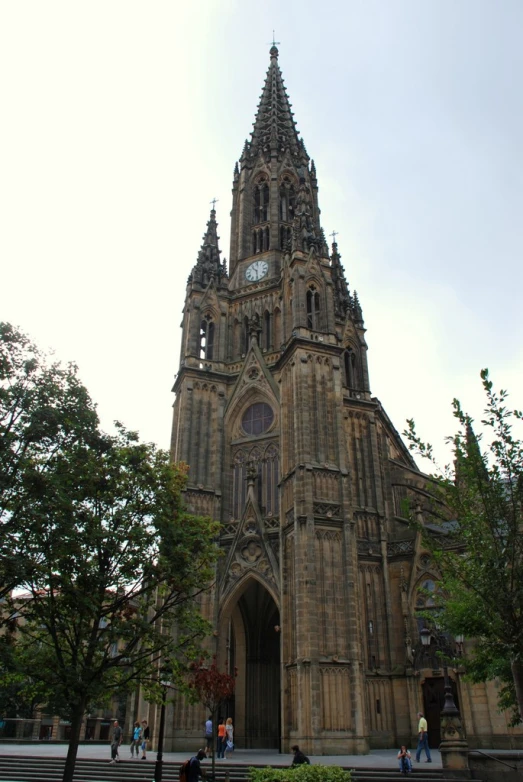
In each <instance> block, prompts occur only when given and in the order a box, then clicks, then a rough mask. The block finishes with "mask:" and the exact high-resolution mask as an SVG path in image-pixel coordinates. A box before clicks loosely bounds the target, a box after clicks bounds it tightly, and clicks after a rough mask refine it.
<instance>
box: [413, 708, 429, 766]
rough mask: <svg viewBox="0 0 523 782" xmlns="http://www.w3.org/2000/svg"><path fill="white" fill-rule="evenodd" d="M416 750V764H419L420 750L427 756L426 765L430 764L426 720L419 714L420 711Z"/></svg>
mask: <svg viewBox="0 0 523 782" xmlns="http://www.w3.org/2000/svg"><path fill="white" fill-rule="evenodd" d="M418 719H419V722H418V748H417V750H416V762H417V763H419V762H420V759H421V750H422V749H424V750H425V754H426V756H427V760H426V761H425V762H426V763H432V758H431V757H430V749H429V734H428V733H427V720H426V719H425V717H424V716H423V714H422V713H421V711H418Z"/></svg>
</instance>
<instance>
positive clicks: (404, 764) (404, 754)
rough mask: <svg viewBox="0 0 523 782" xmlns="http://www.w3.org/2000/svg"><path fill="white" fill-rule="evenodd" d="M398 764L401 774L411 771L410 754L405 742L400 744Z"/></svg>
mask: <svg viewBox="0 0 523 782" xmlns="http://www.w3.org/2000/svg"><path fill="white" fill-rule="evenodd" d="M398 764H399V768H400V771H401V773H402V774H410V772H411V771H412V758H411V754H410V752H409V750H408V749H407V747H406V746H405V744H402V745H401V749H400V751H399V752H398Z"/></svg>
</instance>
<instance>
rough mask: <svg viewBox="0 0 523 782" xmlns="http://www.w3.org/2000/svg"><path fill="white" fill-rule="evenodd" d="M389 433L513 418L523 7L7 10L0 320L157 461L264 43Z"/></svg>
mask: <svg viewBox="0 0 523 782" xmlns="http://www.w3.org/2000/svg"><path fill="white" fill-rule="evenodd" d="M273 29H274V30H275V37H276V40H277V41H279V42H280V43H279V51H280V58H279V62H280V66H281V69H282V72H283V76H284V79H285V83H286V86H287V90H288V93H289V97H290V100H291V103H292V104H293V110H294V112H295V119H296V121H297V123H298V128H299V130H300V132H301V134H302V136H303V139H304V141H305V144H306V147H307V150H308V152H309V154H310V156H311V157H312V158H314V160H315V163H316V168H317V173H318V181H319V186H320V194H319V197H320V206H321V209H322V224H323V227H324V229H325V232H326V233H327V234H330V233H331V232H332V230H334V229H335V230H336V231H338V232H339V236H338V245H339V250H340V252H341V254H342V260H343V263H344V265H345V269H346V274H347V278H348V280H349V284H350V286H351V289H352V290H354V289H357V291H358V294H359V296H360V300H361V304H362V307H363V314H364V318H365V325H366V327H367V341H368V345H369V367H370V378H371V387H372V391H373V393H374V394H375V395H376V396H378V397H379V399H380V400H381V402H382V403H383V405H384V407H385V409H386V411H387V412H388V414H389V416H390V417H391V419H392V421H393V423H394V424H395V426H396V428H397V429H398V430H400V431H401V430H402V429H403V428H404V422H405V419H406V418H407V417H414V418H415V419H416V420H417V422H418V427H419V429H420V431H421V433H422V434H423V435H425V436H426V438H428V439H430V440H432V441H434V442H439V441H441V440H442V439H443V436H444V435H445V434H449V433H451V432H452V431H453V420H452V416H451V412H450V403H451V400H452V398H453V397H454V396H459V397H460V398H461V400H462V402H463V404H464V406H465V407H466V408H467V409H469V410H470V411H471V413H472V414H473V415H475V416H477V417H480V413H481V409H482V396H481V388H480V382H479V371H480V369H481V368H482V367H484V366H488V367H489V368H490V370H491V374H492V375H493V378H494V380H495V383H496V384H497V385H499V386H503V387H508V388H509V389H510V390H511V391H512V400H513V403H514V405H517V406H519V407H521V406H523V401H522V396H523V394H522V391H521V388H522V379H523V368H522V367H523V361H522V358H523V355H522V354H523V348H522V334H523V326H522V323H523V321H522V318H521V314H520V313H521V299H522V288H523V270H522V245H523V219H522V215H523V170H522V151H521V150H522V140H523V105H522V104H523V90H522V89H521V83H522V77H523V67H522V66H523V46H522V45H521V33H522V30H523V3H521V0H499V1H498V2H495V0H490V2H485V1H483V0H336V1H335V0H323V2H321V3H318V2H317V0H301V1H299V2H298V0H285V2H282V0H278V1H276V0H265V1H264V2H263V3H260V2H254V0H199V1H198V2H192V3H191V2H187V3H183V4H182V3H177V2H175V1H174V0H171V2H162V0H148V2H133V0H102V1H99V0H89V2H80V1H79V0H77V1H74V0H66V1H65V2H53V0H46V2H41V0H37V1H36V2H28V1H26V2H22V1H21V0H19V2H3V3H1V4H0V106H1V112H2V119H1V122H0V215H1V226H0V264H1V277H0V281H1V293H0V296H1V300H0V303H1V309H0V317H1V318H2V319H3V320H9V321H11V322H13V323H15V324H17V325H19V326H20V327H21V328H22V329H23V330H24V331H26V332H28V333H29V334H30V335H31V336H32V337H33V339H34V340H35V341H36V342H37V343H38V344H39V345H40V346H41V347H42V348H46V349H47V348H52V349H54V350H55V353H56V356H57V357H58V358H60V359H62V360H74V361H76V362H77V363H78V365H79V367H80V372H81V376H82V379H83V381H84V382H85V384H86V385H87V387H88V388H89V390H90V392H91V394H92V396H93V398H94V399H95V400H96V401H97V402H98V406H99V412H100V415H101V418H102V421H103V423H104V425H105V426H106V427H109V426H110V423H111V421H112V420H114V419H119V420H121V421H123V423H124V424H126V425H127V426H128V427H130V428H132V429H137V430H138V431H139V432H140V434H141V436H142V437H143V438H144V439H147V440H151V441H154V442H156V443H157V444H159V445H160V446H162V447H167V445H168V443H169V437H170V427H171V405H172V401H173V399H172V394H171V392H170V389H171V387H172V382H173V378H174V374H175V372H176V370H177V367H178V361H179V344H180V342H179V340H180V328H179V325H180V322H181V311H182V306H183V301H184V295H185V283H186V280H187V276H188V274H189V272H190V270H191V268H192V266H193V264H194V263H195V260H196V256H197V252H198V249H199V247H200V244H201V239H202V235H203V232H204V229H205V225H206V221H207V219H208V217H209V209H210V206H209V203H210V201H211V199H212V198H213V197H216V198H218V199H219V201H218V203H217V206H216V209H217V219H218V222H219V233H220V236H221V249H222V255H224V256H225V257H227V258H228V257H229V246H228V242H229V213H230V208H231V185H232V174H233V168H234V163H235V161H236V160H237V159H238V158H239V156H240V154H241V150H242V147H243V143H244V140H245V138H246V136H247V135H248V134H249V132H250V130H251V129H252V122H253V120H254V116H255V112H256V107H257V104H258V99H259V95H260V93H261V88H262V85H263V83H264V79H265V74H266V71H267V67H268V65H269V48H270V41H271V40H272V31H273Z"/></svg>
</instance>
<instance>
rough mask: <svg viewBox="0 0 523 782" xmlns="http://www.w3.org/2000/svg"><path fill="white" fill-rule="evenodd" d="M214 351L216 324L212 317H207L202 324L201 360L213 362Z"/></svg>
mask: <svg viewBox="0 0 523 782" xmlns="http://www.w3.org/2000/svg"><path fill="white" fill-rule="evenodd" d="M213 351H214V323H213V321H212V318H211V316H210V315H206V316H205V318H204V319H203V320H202V322H201V323H200V358H205V359H207V360H208V361H212V357H213Z"/></svg>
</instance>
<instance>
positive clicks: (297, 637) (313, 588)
mask: <svg viewBox="0 0 523 782" xmlns="http://www.w3.org/2000/svg"><path fill="white" fill-rule="evenodd" d="M334 238H335V236H334ZM195 251H196V248H195ZM187 271H188V272H190V274H189V278H188V283H187V292H186V298H185V305H184V310H183V322H182V343H181V356H180V365H179V368H178V372H177V375H176V380H175V384H174V389H173V390H174V392H175V395H176V397H175V403H174V420H173V430H172V457H173V459H174V460H176V461H184V462H187V463H188V465H189V467H190V471H189V482H188V487H187V491H186V494H185V497H186V504H187V506H188V508H189V509H190V510H191V511H193V512H195V513H198V514H203V515H209V516H212V517H213V518H214V519H217V520H219V521H220V522H221V525H222V526H221V536H220V541H219V543H220V547H221V548H222V550H223V557H222V558H221V560H220V562H219V565H218V570H217V576H216V583H215V586H214V588H213V590H212V591H211V592H209V593H208V594H207V595H206V596H205V597H204V600H203V603H202V611H203V613H204V615H205V616H206V617H207V618H208V619H209V620H210V621H211V622H212V624H213V627H214V635H213V637H212V639H211V640H212V644H214V645H215V648H214V649H213V650H212V651H215V653H216V655H217V660H218V664H219V666H220V668H221V669H222V670H225V669H226V668H228V669H229V670H233V669H234V668H236V669H237V672H238V673H237V684H236V691H235V695H234V698H233V700H232V701H231V702H230V703H229V704H227V707H226V710H225V711H224V716H232V718H233V720H234V725H235V742H236V745H237V747H238V748H271V749H280V750H281V751H282V752H285V753H287V752H289V747H290V746H291V745H292V744H295V743H297V744H299V745H300V748H301V749H303V750H304V751H305V752H306V753H307V754H314V755H321V754H352V753H365V752H368V751H369V749H370V748H376V747H393V746H394V747H397V746H399V744H400V743H402V742H405V743H408V744H411V743H412V740H413V737H414V736H416V734H417V720H416V713H417V712H418V711H424V712H425V714H426V716H427V719H428V721H429V735H430V738H431V744H432V745H433V746H437V745H438V743H439V712H440V709H441V705H442V702H443V673H442V670H441V669H440V665H441V663H440V661H439V658H437V657H435V656H432V657H427V655H425V656H419V654H418V648H419V645H420V628H421V627H422V626H423V624H422V622H423V620H420V619H419V618H418V617H417V614H416V611H417V610H419V608H420V607H423V608H425V607H428V608H430V605H431V599H430V591H431V590H434V589H435V588H436V586H435V582H436V578H437V575H436V573H435V571H434V568H433V563H432V562H431V559H430V556H429V554H428V553H427V552H426V551H424V550H423V547H422V543H421V540H420V539H419V537H418V536H417V535H416V532H415V531H414V530H413V528H412V527H411V526H409V522H408V519H407V518H406V516H407V513H408V510H407V509H408V507H410V508H411V509H415V512H416V513H417V514H418V517H419V518H420V519H423V520H424V522H425V523H429V522H430V516H429V508H430V502H429V498H428V495H427V492H426V476H424V475H423V474H422V473H421V472H420V471H419V470H418V469H417V467H416V464H415V462H414V460H413V458H412V456H411V455H410V453H409V451H408V449H407V448H406V447H405V445H404V443H403V442H402V440H401V438H400V436H399V434H398V432H397V431H396V429H395V428H394V425H393V424H392V422H391V421H390V420H389V418H388V416H387V414H386V412H385V410H384V408H383V406H382V404H381V402H380V401H379V400H378V399H377V398H376V397H375V396H373V395H372V392H371V384H370V380H369V371H368V359H367V342H366V338H365V325H364V318H363V310H362V304H361V303H360V301H359V299H358V295H357V293H356V291H355V290H353V289H352V287H349V284H348V281H347V278H346V276H345V271H344V267H343V265H342V262H341V256H340V252H339V249H338V245H337V243H336V241H334V242H332V244H330V246H329V244H328V243H327V240H326V237H325V234H324V231H323V228H322V225H321V221H320V208H319V201H318V179H317V175H316V168H315V165H314V161H313V160H311V158H310V157H309V154H308V152H307V150H306V148H305V144H304V142H303V140H302V139H301V138H300V136H299V134H298V131H297V129H296V123H295V121H294V117H293V112H292V111H291V104H290V103H289V98H288V96H287V92H286V88H285V86H284V81H283V78H282V73H281V70H280V66H279V62H278V49H277V48H276V46H274V45H273V46H272V48H271V50H270V63H269V68H268V71H267V76H266V79H265V84H264V87H263V93H262V96H261V99H260V102H259V106H258V110H257V114H256V120H255V124H254V130H253V132H252V133H251V138H250V140H248V141H246V142H245V145H244V148H243V151H242V153H241V157H240V159H239V161H238V162H237V163H236V165H235V167H234V178H233V185H232V211H231V244H230V254H229V263H228V265H227V264H226V263H225V261H224V260H222V258H221V254H220V249H219V238H218V226H217V220H216V211H215V209H214V208H213V209H212V211H211V213H210V218H209V221H208V223H207V227H206V230H205V235H204V237H203V242H202V245H201V249H200V250H199V252H198V255H197V260H196V263H195V264H194V266H193V268H192V270H191V269H190V266H188V269H187ZM385 390H386V389H385ZM420 623H421V624H420ZM465 643H466V641H465ZM450 675H451V678H452V681H453V686H454V691H455V696H456V699H457V702H458V704H459V707H460V710H461V713H462V717H463V722H464V725H465V730H466V733H467V738H468V741H469V744H470V746H484V747H496V746H498V747H510V746H516V745H517V743H518V741H519V742H521V737H522V735H523V734H522V731H521V730H520V729H513V728H509V727H508V720H507V717H506V715H504V714H500V713H499V712H498V710H497V696H496V690H495V687H494V685H493V684H485V685H475V686H472V685H470V684H467V683H466V682H465V681H464V680H463V678H462V671H461V670H460V669H456V670H451V671H450ZM153 712H154V709H153V708H152V707H151V711H150V714H151V719H150V721H151V723H153V724H154V721H155V716H154V714H153ZM225 712H226V713H225ZM206 717H207V714H205V712H204V711H203V710H202V707H200V706H193V705H190V704H187V703H182V702H179V703H177V704H175V705H174V707H172V706H171V707H169V709H168V719H167V729H166V743H165V748H166V749H173V750H176V749H182V748H183V749H186V748H187V747H193V746H194V747H197V746H198V742H201V739H202V735H203V723H204V721H205V719H206Z"/></svg>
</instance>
